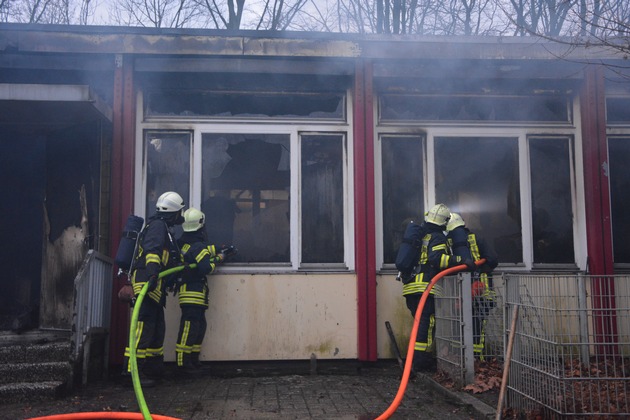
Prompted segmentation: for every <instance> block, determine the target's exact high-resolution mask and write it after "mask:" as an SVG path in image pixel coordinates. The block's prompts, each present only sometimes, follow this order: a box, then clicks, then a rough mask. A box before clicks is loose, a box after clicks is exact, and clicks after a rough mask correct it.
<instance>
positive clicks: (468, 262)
mask: <svg viewBox="0 0 630 420" xmlns="http://www.w3.org/2000/svg"><path fill="white" fill-rule="evenodd" d="M462 263H463V264H465V265H466V268H467V269H468V271H475V270H476V269H477V265H476V264H475V262H474V261H473V260H471V259H470V258H466V259H465V260H464V261H462Z"/></svg>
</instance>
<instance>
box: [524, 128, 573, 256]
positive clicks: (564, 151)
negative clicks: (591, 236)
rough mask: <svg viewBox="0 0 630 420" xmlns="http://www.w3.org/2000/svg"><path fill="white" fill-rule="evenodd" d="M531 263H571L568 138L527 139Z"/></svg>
mask: <svg viewBox="0 0 630 420" xmlns="http://www.w3.org/2000/svg"><path fill="white" fill-rule="evenodd" d="M529 163H530V176H531V190H532V235H533V248H534V249H533V251H534V264H537V263H540V264H545V263H548V264H574V263H575V256H574V246H573V208H572V200H571V197H572V194H571V191H572V188H571V149H570V139H568V138H566V137H565V138H553V137H552V138H530V139H529Z"/></svg>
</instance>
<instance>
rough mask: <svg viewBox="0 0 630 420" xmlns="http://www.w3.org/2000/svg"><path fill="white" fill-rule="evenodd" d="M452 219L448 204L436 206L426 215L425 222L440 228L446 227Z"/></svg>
mask: <svg viewBox="0 0 630 420" xmlns="http://www.w3.org/2000/svg"><path fill="white" fill-rule="evenodd" d="M450 217H451V211H450V210H449V209H448V207H446V204H436V205H435V206H433V207H431V210H429V211H428V212H426V213H425V214H424V221H425V222H428V223H433V224H435V225H438V226H444V225H446V223H447V222H448V219H450Z"/></svg>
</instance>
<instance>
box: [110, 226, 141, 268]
mask: <svg viewBox="0 0 630 420" xmlns="http://www.w3.org/2000/svg"><path fill="white" fill-rule="evenodd" d="M143 225H144V219H143V218H142V217H140V216H135V215H133V214H131V215H129V217H128V218H127V222H126V223H125V228H124V229H123V233H122V236H121V237H120V243H119V244H118V251H117V252H116V258H115V260H114V261H115V262H116V264H117V265H118V267H119V268H120V269H122V270H125V271H129V269H130V268H131V263H132V261H133V257H134V253H135V251H136V243H137V241H138V235H140V232H141V231H142V226H143Z"/></svg>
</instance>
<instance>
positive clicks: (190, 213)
mask: <svg viewBox="0 0 630 420" xmlns="http://www.w3.org/2000/svg"><path fill="white" fill-rule="evenodd" d="M205 222H206V216H205V215H204V214H203V212H202V211H201V210H197V209H196V208H194V207H191V208H189V209H188V210H186V211H185V212H184V223H183V224H182V228H183V229H184V232H195V231H197V230H199V229H200V228H201V227H202V226H203V225H204V223H205Z"/></svg>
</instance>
